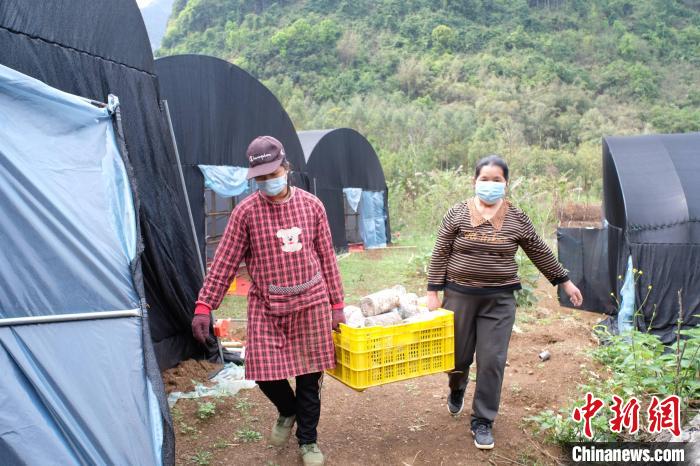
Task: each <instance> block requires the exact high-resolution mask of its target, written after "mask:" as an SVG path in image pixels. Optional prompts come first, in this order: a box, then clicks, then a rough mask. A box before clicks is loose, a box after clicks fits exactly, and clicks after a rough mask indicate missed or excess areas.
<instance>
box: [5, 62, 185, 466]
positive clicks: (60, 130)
mask: <svg viewBox="0 0 700 466" xmlns="http://www.w3.org/2000/svg"><path fill="white" fill-rule="evenodd" d="M109 100H110V105H109V106H108V107H105V106H104V105H95V104H94V103H92V102H90V101H87V100H85V99H81V98H79V97H76V96H73V95H70V94H66V93H63V92H60V91H58V90H56V89H54V88H51V87H49V86H47V85H45V84H44V83H41V82H40V81H38V80H35V79H33V78H30V77H28V76H26V75H24V74H22V73H19V72H17V71H15V70H12V69H11V68H7V67H5V66H2V65H0V198H2V202H1V203H0V216H1V217H2V222H0V238H2V240H3V244H4V245H5V247H3V248H2V249H0V283H2V293H0V374H2V383H0V463H2V464H7V465H11V464H12V465H15V464H16V465H19V464H37V465H39V464H86V465H87V464H129V465H144V466H145V465H155V464H174V436H173V430H172V423H171V421H170V417H169V414H168V413H169V411H168V405H167V403H166V399H165V393H164V390H163V382H162V380H161V378H160V371H159V369H158V366H157V363H156V360H155V355H154V353H153V347H152V343H151V341H150V333H149V329H148V319H147V314H146V301H145V298H144V289H143V280H142V275H141V263H140V251H139V248H138V245H139V242H140V238H139V235H138V231H139V230H138V218H137V216H136V211H137V200H135V198H134V196H133V192H132V180H131V179H130V177H129V175H128V159H127V158H126V152H125V151H124V144H123V139H122V138H121V134H120V132H119V130H120V129H121V127H120V126H119V124H118V113H116V112H118V101H117V99H116V98H114V97H112V96H110V99H109ZM115 122H116V123H117V124H116V128H117V131H115Z"/></svg>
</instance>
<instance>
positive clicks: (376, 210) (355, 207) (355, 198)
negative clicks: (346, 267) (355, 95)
mask: <svg viewBox="0 0 700 466" xmlns="http://www.w3.org/2000/svg"><path fill="white" fill-rule="evenodd" d="M299 139H300V140H301V145H302V148H303V149H304V156H305V157H306V164H307V166H306V170H307V173H308V177H309V189H310V191H311V192H313V193H314V194H315V195H316V196H318V198H319V199H321V201H323V204H324V205H325V207H326V213H327V214H328V220H329V222H330V225H331V233H332V235H333V245H334V246H335V247H336V248H337V249H346V248H347V247H348V244H349V243H364V246H365V248H368V249H370V248H377V247H384V246H386V244H387V243H389V242H390V241H391V231H390V228H389V215H388V194H389V190H388V188H387V185H386V180H385V178H384V171H383V170H382V164H381V163H380V161H379V157H377V153H376V152H375V151H374V148H373V147H372V145H371V144H370V143H369V141H367V139H365V137H364V136H362V135H361V134H360V133H358V132H357V131H355V130H353V129H349V128H339V129H331V130H314V131H301V132H299Z"/></svg>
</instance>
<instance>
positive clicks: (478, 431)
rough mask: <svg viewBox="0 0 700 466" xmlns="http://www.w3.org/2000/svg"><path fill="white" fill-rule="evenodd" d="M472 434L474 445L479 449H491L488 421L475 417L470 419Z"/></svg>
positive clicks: (491, 438) (492, 443) (491, 436)
mask: <svg viewBox="0 0 700 466" xmlns="http://www.w3.org/2000/svg"><path fill="white" fill-rule="evenodd" d="M472 436H473V437H474V445H476V448H479V449H480V450H491V449H492V448H493V445H494V441H493V434H492V433H491V424H490V423H489V422H488V421H483V420H481V419H477V420H474V421H472Z"/></svg>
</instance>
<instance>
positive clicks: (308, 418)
mask: <svg viewBox="0 0 700 466" xmlns="http://www.w3.org/2000/svg"><path fill="white" fill-rule="evenodd" d="M296 382H297V392H296V394H295V393H294V390H292V386H291V385H289V381H287V380H286V379H285V380H272V381H267V382H257V384H258V386H259V387H260V390H262V392H263V393H264V394H265V396H267V397H268V398H269V399H270V401H272V403H273V404H274V405H275V406H276V407H277V411H279V413H280V415H281V416H284V417H290V416H296V418H297V439H298V440H299V445H306V444H309V443H316V437H317V434H316V428H317V427H318V420H319V418H320V417H321V385H322V384H323V372H313V373H311V374H304V375H298V376H297V377H296Z"/></svg>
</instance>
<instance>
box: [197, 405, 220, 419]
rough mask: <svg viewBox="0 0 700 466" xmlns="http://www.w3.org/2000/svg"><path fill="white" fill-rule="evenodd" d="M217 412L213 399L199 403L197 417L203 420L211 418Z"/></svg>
mask: <svg viewBox="0 0 700 466" xmlns="http://www.w3.org/2000/svg"><path fill="white" fill-rule="evenodd" d="M214 414H216V405H215V404H214V403H212V402H211V401H201V402H198V403H197V417H198V418H199V419H201V420H205V419H209V418H210V417H212V416H213V415H214Z"/></svg>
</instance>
